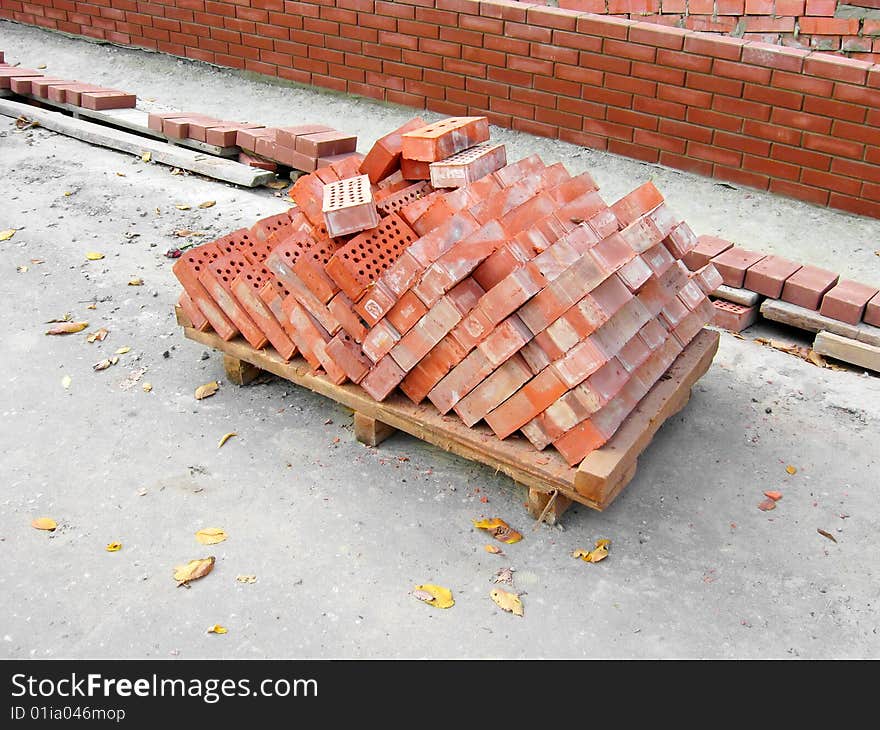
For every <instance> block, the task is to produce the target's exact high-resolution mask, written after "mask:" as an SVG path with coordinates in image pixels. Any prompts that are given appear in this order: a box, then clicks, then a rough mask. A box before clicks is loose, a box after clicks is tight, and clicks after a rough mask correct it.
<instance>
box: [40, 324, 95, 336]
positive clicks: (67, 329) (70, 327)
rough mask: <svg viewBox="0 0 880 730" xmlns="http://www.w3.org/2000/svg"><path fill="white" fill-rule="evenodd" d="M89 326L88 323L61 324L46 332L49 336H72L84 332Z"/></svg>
mask: <svg viewBox="0 0 880 730" xmlns="http://www.w3.org/2000/svg"><path fill="white" fill-rule="evenodd" d="M88 326H89V323H88V322H61V323H60V324H59V325H58V326H57V327H52V329H48V330H46V334H47V335H72V334H74V333H75V332H82V331H83V330H84V329H85V328H86V327H88Z"/></svg>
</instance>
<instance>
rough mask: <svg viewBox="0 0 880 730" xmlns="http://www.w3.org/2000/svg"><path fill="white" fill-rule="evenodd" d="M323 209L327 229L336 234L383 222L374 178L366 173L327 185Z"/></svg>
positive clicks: (345, 234) (341, 234) (343, 233)
mask: <svg viewBox="0 0 880 730" xmlns="http://www.w3.org/2000/svg"><path fill="white" fill-rule="evenodd" d="M321 210H322V212H323V213H324V223H325V225H326V226H327V232H328V233H329V234H330V236H332V237H333V238H337V237H338V236H347V235H349V234H351V233H358V232H359V231H366V230H368V229H371V228H375V227H376V226H377V225H378V224H379V212H378V211H377V210H376V204H375V203H374V202H373V193H372V191H371V190H370V178H368V177H367V176H366V175H358V176H357V177H352V178H348V179H346V180H339V181H337V182H332V183H330V184H329V185H325V186H324V201H323V206H322V208H321Z"/></svg>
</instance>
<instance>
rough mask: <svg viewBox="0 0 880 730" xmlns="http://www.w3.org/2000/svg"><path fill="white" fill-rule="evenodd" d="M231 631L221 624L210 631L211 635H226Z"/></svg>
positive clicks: (212, 627) (215, 625)
mask: <svg viewBox="0 0 880 730" xmlns="http://www.w3.org/2000/svg"><path fill="white" fill-rule="evenodd" d="M228 630H229V629H227V628H226V627H225V626H221V625H220V624H214V625H213V626H211V627H210V628H209V629H208V633H209V634H225V633H226V632H227V631H228Z"/></svg>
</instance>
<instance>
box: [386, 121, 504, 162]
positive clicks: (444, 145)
mask: <svg viewBox="0 0 880 730" xmlns="http://www.w3.org/2000/svg"><path fill="white" fill-rule="evenodd" d="M488 139H489V123H488V121H487V120H486V118H485V117H450V118H448V119H444V120H441V121H439V122H435V123H434V124H429V125H427V126H424V127H422V128H421V129H415V130H412V131H408V132H405V133H404V134H403V135H402V151H403V156H404V157H407V158H409V159H412V160H421V161H424V162H435V161H437V160H443V159H445V158H447V157H449V156H450V155H453V154H455V153H456V152H460V151H462V150H465V149H467V148H468V147H473V146H474V145H476V144H479V143H480V142H485V141H486V140H488Z"/></svg>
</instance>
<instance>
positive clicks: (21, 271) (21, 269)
mask: <svg viewBox="0 0 880 730" xmlns="http://www.w3.org/2000/svg"><path fill="white" fill-rule="evenodd" d="M15 270H16V271H17V272H18V273H19V274H26V273H27V272H28V267H27V266H25V265H24V264H22V265H21V266H19V267H18V268H16V269H15Z"/></svg>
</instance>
